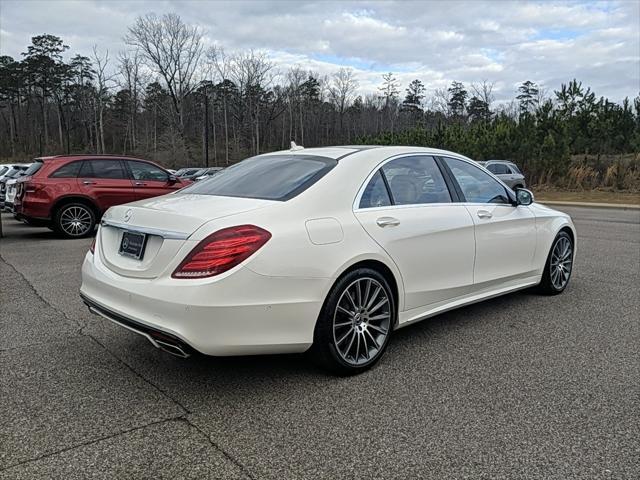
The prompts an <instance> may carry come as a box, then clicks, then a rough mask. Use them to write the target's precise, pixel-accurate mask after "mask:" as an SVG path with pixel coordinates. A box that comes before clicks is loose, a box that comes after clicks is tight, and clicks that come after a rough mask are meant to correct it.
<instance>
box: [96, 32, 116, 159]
mask: <svg viewBox="0 0 640 480" xmlns="http://www.w3.org/2000/svg"><path fill="white" fill-rule="evenodd" d="M93 61H94V62H95V81H96V90H95V99H94V125H95V132H96V151H97V153H105V151H106V150H105V146H104V110H105V107H106V104H107V102H108V101H109V95H110V91H111V89H112V88H113V83H114V81H113V78H114V75H113V74H110V73H108V71H107V66H108V65H109V50H105V53H104V55H101V54H100V52H99V51H98V46H97V45H94V46H93Z"/></svg>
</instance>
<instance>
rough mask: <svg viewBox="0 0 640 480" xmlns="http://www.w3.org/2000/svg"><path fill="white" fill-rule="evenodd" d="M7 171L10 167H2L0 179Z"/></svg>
mask: <svg viewBox="0 0 640 480" xmlns="http://www.w3.org/2000/svg"><path fill="white" fill-rule="evenodd" d="M7 170H9V167H0V177H1V176H2V175H4V173H5V172H6V171H7Z"/></svg>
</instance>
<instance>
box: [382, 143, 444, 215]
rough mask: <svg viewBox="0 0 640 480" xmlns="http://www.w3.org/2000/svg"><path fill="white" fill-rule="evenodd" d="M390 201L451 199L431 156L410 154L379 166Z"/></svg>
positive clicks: (405, 203) (427, 201)
mask: <svg viewBox="0 0 640 480" xmlns="http://www.w3.org/2000/svg"><path fill="white" fill-rule="evenodd" d="M382 171H383V173H384V176H385V178H386V179H387V183H388V184H389V189H390V190H391V196H392V197H393V203H394V205H420V204H424V203H448V202H451V195H450V194H449V189H448V188H447V184H446V183H445V181H444V178H443V176H442V173H441V172H440V169H439V168H438V166H437V165H436V161H435V160H434V158H433V157H429V156H418V155H412V156H410V157H402V158H398V159H396V160H392V161H390V162H389V163H387V164H386V165H384V166H383V167H382Z"/></svg>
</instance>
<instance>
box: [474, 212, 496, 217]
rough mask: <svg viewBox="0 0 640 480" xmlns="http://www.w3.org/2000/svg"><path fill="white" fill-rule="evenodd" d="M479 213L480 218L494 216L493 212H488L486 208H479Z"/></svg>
mask: <svg viewBox="0 0 640 480" xmlns="http://www.w3.org/2000/svg"><path fill="white" fill-rule="evenodd" d="M477 215H478V217H479V218H491V217H493V215H492V214H491V212H488V211H486V210H478V212H477Z"/></svg>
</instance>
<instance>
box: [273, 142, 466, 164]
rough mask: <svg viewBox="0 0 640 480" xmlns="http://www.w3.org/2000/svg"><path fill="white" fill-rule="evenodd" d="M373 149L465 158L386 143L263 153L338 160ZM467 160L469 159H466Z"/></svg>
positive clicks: (389, 153) (388, 153)
mask: <svg viewBox="0 0 640 480" xmlns="http://www.w3.org/2000/svg"><path fill="white" fill-rule="evenodd" d="M371 150H374V151H375V152H376V153H377V154H379V155H383V156H387V157H392V156H394V155H402V154H409V153H424V154H426V155H438V156H439V155H443V156H453V157H458V158H459V157H462V158H467V157H465V156H464V155H460V154H459V153H455V152H450V151H448V150H441V149H439V148H431V147H411V146H387V145H344V146H335V147H314V148H299V149H294V150H280V151H277V152H271V153H265V154H263V155H265V156H266V155H313V156H317V157H327V158H333V159H334V160H338V161H340V159H342V158H344V157H348V156H351V155H352V154H355V153H359V152H365V151H371ZM468 160H469V159H468Z"/></svg>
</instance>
